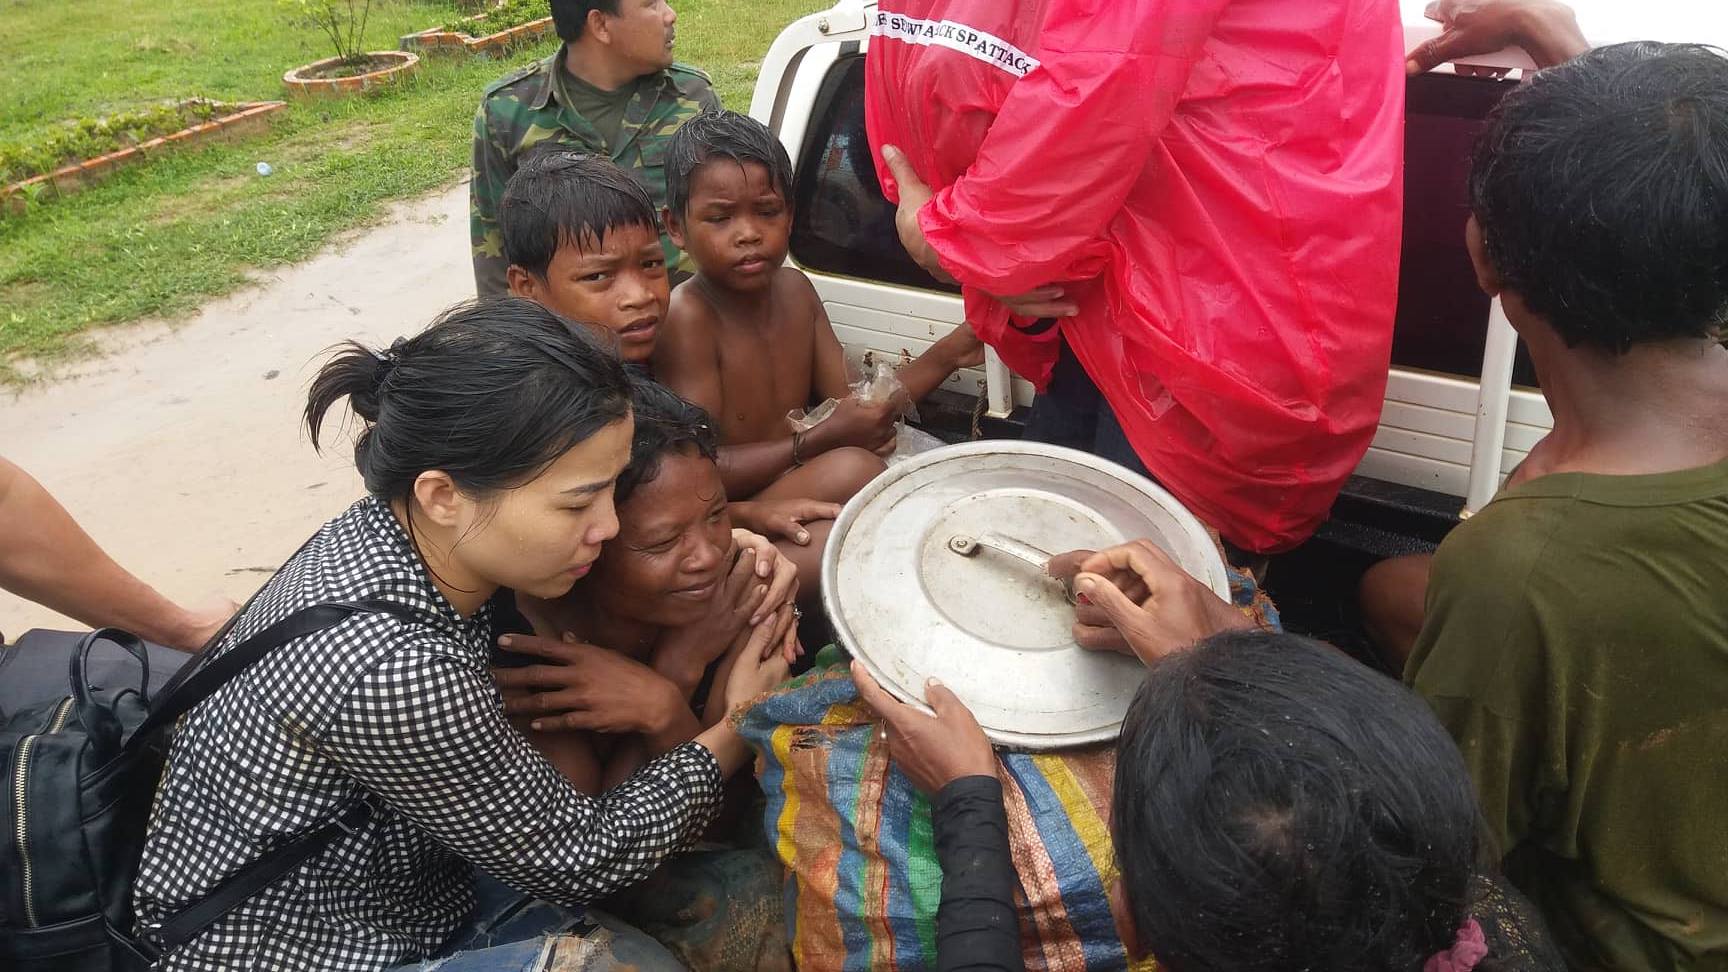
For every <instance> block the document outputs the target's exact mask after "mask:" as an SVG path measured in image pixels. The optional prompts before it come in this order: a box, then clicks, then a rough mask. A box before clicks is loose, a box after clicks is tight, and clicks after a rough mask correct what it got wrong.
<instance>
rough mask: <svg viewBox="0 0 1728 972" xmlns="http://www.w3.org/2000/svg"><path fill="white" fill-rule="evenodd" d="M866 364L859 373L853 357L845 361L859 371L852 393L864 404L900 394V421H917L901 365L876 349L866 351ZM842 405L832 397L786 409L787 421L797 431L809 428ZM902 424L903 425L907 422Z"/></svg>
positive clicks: (848, 369)
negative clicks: (879, 355) (811, 405)
mask: <svg viewBox="0 0 1728 972" xmlns="http://www.w3.org/2000/svg"><path fill="white" fill-rule="evenodd" d="M863 364H864V370H863V373H862V374H858V373H857V372H856V371H855V370H854V365H853V363H852V361H851V359H850V358H848V360H847V362H846V370H847V371H848V372H849V373H851V374H853V375H856V377H855V378H854V380H853V381H852V397H853V398H855V399H857V400H858V401H860V402H863V403H865V404H870V403H874V402H891V401H894V400H895V399H896V398H898V399H899V400H900V401H901V402H902V403H903V404H902V405H901V407H900V419H901V422H902V423H905V422H916V421H918V408H917V406H915V405H913V404H912V399H911V397H910V396H908V395H907V394H906V386H905V385H902V384H901V383H900V374H899V369H898V368H896V367H895V366H894V365H892V364H890V363H888V362H886V361H883V360H881V359H879V358H877V357H876V356H875V354H874V353H873V352H866V353H865V355H864V361H863ZM839 405H840V403H839V402H838V401H835V400H834V399H832V398H830V399H828V400H826V401H824V402H823V403H822V404H820V405H817V406H816V407H815V408H812V409H810V410H809V411H805V410H804V409H801V408H795V409H793V410H792V411H790V412H787V413H786V421H787V422H788V423H790V424H791V426H792V430H793V431H794V432H808V431H810V430H811V429H813V428H815V427H816V426H817V425H819V424H821V422H822V420H823V419H826V418H827V417H828V416H830V415H833V414H834V409H836V408H838V407H839ZM901 427H902V429H904V427H905V426H904V424H902V426H901Z"/></svg>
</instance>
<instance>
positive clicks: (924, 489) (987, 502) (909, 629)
mask: <svg viewBox="0 0 1728 972" xmlns="http://www.w3.org/2000/svg"><path fill="white" fill-rule="evenodd" d="M1141 538H1145V539H1150V540H1152V541H1153V542H1154V543H1156V544H1158V546H1159V547H1161V548H1163V549H1164V550H1165V551H1166V552H1167V553H1169V554H1170V556H1171V557H1172V558H1174V559H1175V560H1176V562H1177V563H1178V564H1180V565H1181V566H1182V568H1183V569H1184V570H1186V571H1188V572H1189V573H1190V574H1192V575H1194V576H1195V577H1197V578H1199V579H1200V580H1202V581H1204V582H1205V583H1206V584H1207V585H1209V586H1210V587H1211V588H1212V589H1213V591H1215V592H1217V594H1218V595H1219V596H1220V597H1225V598H1228V597H1229V596H1230V585H1229V578H1228V576H1227V575H1226V574H1225V571H1224V562H1223V560H1222V559H1221V558H1220V557H1219V555H1218V552H1217V548H1216V547H1215V546H1214V544H1213V542H1212V540H1211V538H1210V537H1209V536H1208V535H1207V533H1206V530H1205V529H1204V528H1203V527H1202V526H1201V525H1200V522H1199V521H1198V520H1196V519H1195V518H1194V516H1193V515H1192V514H1190V513H1189V512H1188V511H1187V510H1186V509H1184V508H1183V507H1182V505H1181V504H1180V503H1178V502H1176V500H1175V499H1174V498H1173V497H1172V496H1171V495H1170V494H1169V493H1166V492H1165V491H1164V490H1162V489H1160V488H1159V487H1158V486H1156V485H1155V484H1153V483H1151V482H1150V481H1148V480H1146V479H1144V478H1142V477H1140V476H1137V475H1135V474H1133V473H1131V472H1129V471H1128V470H1126V469H1124V468H1123V467H1121V466H1118V465H1116V464H1115V463H1111V462H1107V461H1104V460H1102V459H1099V458H1097V457H1095V456H1091V455H1088V454H1086V453H1084V452H1076V451H1074V450H1072V449H1063V448H1058V447H1056V446H1048V445H1042V444H1039V443H1030V442H1015V441H985V442H972V443H967V444H965V445H957V446H949V447H947V448H943V449H937V450H934V451H932V452H928V453H925V454H923V455H921V456H918V457H917V458H915V459H912V460H911V461H908V462H906V463H903V464H901V465H897V466H894V467H892V468H890V469H889V470H888V471H887V472H886V473H884V474H882V475H881V476H879V477H877V478H876V479H875V480H874V481H873V482H871V483H870V485H868V486H866V487H865V488H864V490H863V491H861V492H860V493H859V494H858V495H857V496H855V497H853V498H852V501H851V502H850V503H848V504H846V508H845V509H844V510H843V511H842V512H841V514H840V517H839V519H838V520H836V521H835V524H834V529H833V531H832V532H831V533H830V534H829V537H828V548H827V551H826V552H825V554H824V556H823V561H822V600H823V604H824V605H825V606H826V607H827V609H828V615H829V617H830V618H831V619H832V620H833V623H834V627H835V631H836V632H837V634H838V635H839V637H840V642H841V644H842V645H844V646H845V648H846V649H847V651H849V652H850V653H851V654H852V656H853V657H855V658H857V659H858V660H859V661H860V662H862V663H863V664H864V667H865V668H866V669H867V670H868V671H869V672H870V674H871V675H873V676H874V677H875V678H876V680H877V681H879V682H881V684H882V687H883V688H885V689H887V690H888V691H889V692H890V693H892V694H893V695H894V696H895V697H896V698H899V699H901V700H903V701H906V702H911V703H913V704H915V705H918V706H919V707H923V704H924V701H923V700H924V683H925V681H926V680H928V679H929V678H931V677H935V678H938V679H941V680H942V682H943V683H945V684H946V685H948V686H949V687H950V688H952V689H953V690H954V692H955V694H957V695H958V696H959V697H960V698H961V699H962V700H963V701H964V702H965V703H966V704H967V705H968V706H969V707H970V708H971V709H972V712H973V714H974V715H976V716H977V717H978V722H979V724H980V725H982V726H983V727H984V731H985V733H986V734H987V735H988V736H989V737H990V738H991V740H992V741H994V742H996V743H997V744H999V745H1004V746H1013V747H1016V748H1021V749H1056V748H1062V747H1067V746H1079V745H1084V744H1087V743H1095V742H1103V741H1107V740H1110V739H1114V738H1115V737H1116V733H1117V730H1118V729H1119V728H1120V727H1121V724H1122V716H1123V714H1124V713H1126V712H1127V710H1128V703H1129V702H1130V701H1131V700H1132V699H1133V697H1134V693H1135V691H1136V690H1137V689H1138V688H1139V686H1140V682H1141V680H1142V678H1143V672H1142V670H1141V664H1140V662H1139V661H1138V660H1137V659H1134V658H1130V657H1127V656H1124V655H1119V654H1115V653H1111V652H1092V651H1087V650H1086V649H1083V648H1081V647H1080V646H1079V645H1077V644H1075V643H1074V640H1073V637H1072V635H1071V633H1070V629H1071V627H1072V625H1073V622H1074V612H1073V608H1072V607H1071V606H1070V604H1069V601H1068V598H1067V596H1066V592H1065V591H1064V589H1063V587H1062V585H1061V584H1060V583H1058V582H1057V581H1055V580H1054V579H1052V578H1050V577H1049V576H1048V575H1047V574H1045V573H1044V571H1043V569H1042V561H1043V560H1045V559H1048V557H1049V555H1050V554H1057V553H1063V552H1066V551H1069V550H1077V549H1092V550H1097V549H1101V548H1104V547H1108V546H1112V545H1115V544H1118V543H1122V542H1124V541H1127V540H1134V539H1141ZM926 711H928V710H926Z"/></svg>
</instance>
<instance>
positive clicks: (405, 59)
mask: <svg viewBox="0 0 1728 972" xmlns="http://www.w3.org/2000/svg"><path fill="white" fill-rule="evenodd" d="M279 2H280V3H281V5H282V7H283V8H284V9H285V10H287V11H288V13H289V14H290V15H291V16H292V17H293V18H294V20H295V21H296V22H297V23H299V24H301V25H303V26H308V27H315V28H317V30H318V32H319V33H321V34H323V35H324V37H325V38H326V39H327V40H329V42H330V46H332V47H334V48H335V49H336V56H335V57H327V58H325V59H324V60H322V61H314V62H312V63H311V64H304V65H301V66H300V67H297V68H295V69H294V70H292V71H289V72H288V73H287V74H284V75H282V83H283V84H285V85H287V87H288V93H289V94H290V95H291V96H294V97H299V98H315V97H327V96H332V95H342V94H350V93H352V92H356V91H364V90H366V89H367V88H372V87H377V86H378V85H383V84H394V83H395V82H396V81H397V80H399V79H401V78H403V77H406V76H407V75H409V74H412V73H413V72H415V71H417V70H419V67H420V56H419V55H417V54H412V53H409V52H406V51H368V50H366V20H367V16H368V15H369V14H370V13H371V12H372V0H279Z"/></svg>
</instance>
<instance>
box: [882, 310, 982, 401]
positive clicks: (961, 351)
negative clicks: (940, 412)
mask: <svg viewBox="0 0 1728 972" xmlns="http://www.w3.org/2000/svg"><path fill="white" fill-rule="evenodd" d="M983 363H984V342H983V341H980V340H978V335H976V334H974V333H972V326H971V325H970V324H967V323H964V322H962V323H961V324H960V326H958V327H956V328H954V330H952V331H949V332H948V333H947V334H946V335H944V336H943V337H942V339H941V340H939V341H937V342H936V343H935V344H932V345H930V347H929V348H927V349H925V351H924V353H923V354H921V355H919V356H918V357H916V358H914V359H913V360H912V361H911V363H909V364H907V365H906V366H905V367H903V368H901V369H900V372H899V374H900V384H902V385H904V386H905V387H906V394H907V395H908V396H910V397H911V399H912V400H913V401H915V402H916V401H921V400H922V399H923V398H924V396H925V395H928V394H930V393H931V392H933V391H935V390H936V389H938V388H940V387H942V383H943V382H945V381H947V380H948V376H949V375H952V374H953V373H954V372H956V371H959V370H960V369H961V368H976V367H978V366H979V365H980V364H983Z"/></svg>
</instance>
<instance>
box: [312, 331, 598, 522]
mask: <svg viewBox="0 0 1728 972" xmlns="http://www.w3.org/2000/svg"><path fill="white" fill-rule="evenodd" d="M342 398H347V399H348V404H349V407H351V408H352V409H353V410H354V414H356V415H358V416H359V417H360V418H361V420H362V421H363V422H364V426H363V427H362V429H361V432H360V435H359V437H358V438H357V439H356V440H355V443H354V465H355V466H356V467H357V468H358V469H359V470H360V478H361V479H363V480H364V481H365V483H366V489H367V491H368V492H370V493H371V494H372V495H374V496H377V497H379V498H380V499H386V500H399V499H405V498H406V497H407V496H409V495H410V494H411V493H412V492H413V489H414V480H415V479H416V478H417V477H419V475H420V474H421V473H423V472H425V471H427V470H429V469H442V470H444V471H445V472H447V473H449V474H450V478H451V479H453V480H455V481H456V485H457V486H458V487H460V488H461V489H462V490H463V491H465V492H468V493H471V494H474V495H485V494H488V493H492V492H495V491H497V490H500V489H508V488H510V487H513V486H517V485H520V484H521V483H523V482H525V481H526V480H529V479H532V478H534V477H535V476H537V475H539V474H540V472H541V471H542V470H544V469H545V468H546V467H547V466H548V465H550V464H551V463H552V462H553V461H554V460H556V459H557V458H558V457H559V456H561V455H563V454H564V453H565V452H567V451H568V450H569V449H570V448H571V447H573V446H575V445H576V444H578V443H580V442H582V441H584V440H586V439H587V438H588V437H589V436H591V435H593V434H594V433H596V432H598V431H600V430H601V429H602V428H605V427H606V426H608V425H610V424H612V423H613V422H616V421H617V420H619V419H621V418H624V417H626V416H628V415H629V414H630V386H629V380H628V378H627V377H626V375H625V371H624V364H623V362H621V361H619V360H618V357H617V355H615V354H613V353H612V352H611V351H608V350H607V349H605V348H603V347H601V345H600V344H599V343H598V342H596V341H595V340H594V339H593V338H591V337H589V336H588V335H587V333H586V331H585V329H582V328H571V327H570V326H569V325H567V324H565V323H564V320H563V318H560V317H559V316H558V315H556V314H554V313H552V312H551V311H549V310H547V309H546V308H544V307H541V306H540V305H539V304H536V303H534V302H533V301H531V300H524V299H522V298H520V297H485V298H481V299H479V300H474V301H469V302H467V303H464V304H458V305H457V306H455V307H452V308H450V309H449V310H447V311H445V312H444V313H442V314H440V315H438V319H437V320H435V321H433V322H432V324H431V326H430V327H428V328H426V330H424V331H421V332H420V333H419V334H416V335H414V336H413V337H409V338H402V339H400V340H398V341H397V342H396V343H395V344H393V345H391V346H390V348H389V350H387V351H375V350H373V349H370V348H367V347H364V346H362V345H360V344H356V343H350V344H348V345H346V346H345V347H344V348H343V349H342V350H341V351H340V352H338V353H337V354H336V355H335V356H334V357H332V358H331V359H330V361H329V362H328V363H327V364H325V365H324V367H323V368H322V369H320V370H319V372H318V376H317V377H316V378H314V379H313V380H312V389H311V392H310V393H309V394H308V396H307V400H306V414H305V418H306V428H307V430H308V431H309V432H311V434H312V445H313V447H314V448H317V447H318V445H319V430H320V428H321V427H322V426H323V424H324V417H325V415H326V414H327V413H328V412H329V411H330V409H331V407H332V406H334V405H335V404H336V402H337V401H339V400H341V399H342Z"/></svg>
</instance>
